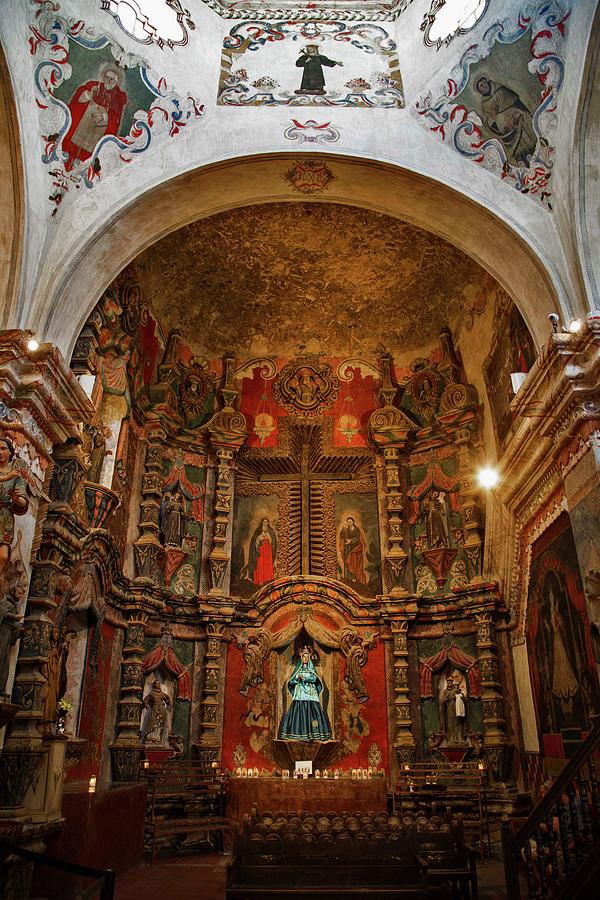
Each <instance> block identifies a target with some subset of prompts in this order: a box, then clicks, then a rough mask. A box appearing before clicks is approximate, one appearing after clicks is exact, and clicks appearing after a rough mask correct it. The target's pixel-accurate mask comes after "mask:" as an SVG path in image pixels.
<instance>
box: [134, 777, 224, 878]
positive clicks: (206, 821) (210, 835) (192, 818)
mask: <svg viewBox="0 0 600 900" xmlns="http://www.w3.org/2000/svg"><path fill="white" fill-rule="evenodd" d="M141 777H142V778H143V779H144V780H145V781H146V782H147V785H148V796H147V807H146V824H145V832H146V838H147V840H148V843H149V849H150V862H151V865H153V864H154V860H155V858H156V852H157V844H158V843H160V842H161V841H162V840H163V839H164V838H175V837H177V836H179V835H182V836H186V835H187V836H190V837H197V838H201V837H206V839H207V841H209V842H210V841H211V840H212V839H214V837H215V836H219V837H220V843H219V846H222V835H223V833H224V832H226V831H232V830H233V828H234V823H233V822H232V821H231V820H230V819H228V818H227V817H226V816H225V795H226V785H225V781H224V780H223V779H222V778H220V777H216V776H214V775H213V774H207V773H206V770H205V769H203V768H202V767H201V766H200V765H199V764H198V763H195V762H188V761H177V762H167V763H165V764H163V765H161V766H151V767H149V768H142V770H141Z"/></svg>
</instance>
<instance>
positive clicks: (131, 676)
mask: <svg viewBox="0 0 600 900" xmlns="http://www.w3.org/2000/svg"><path fill="white" fill-rule="evenodd" d="M129 599H130V603H129V605H128V606H126V608H125V609H124V613H125V616H126V622H127V628H126V630H125V641H124V644H123V652H122V658H121V688H120V694H119V703H118V719H117V736H116V739H115V742H114V744H112V745H111V748H110V751H111V757H112V763H113V767H112V775H113V781H137V778H138V772H139V764H140V761H141V758H142V755H143V747H142V744H141V742H140V721H141V716H142V693H143V687H144V671H143V667H142V660H143V659H144V653H145V651H144V638H145V636H146V626H147V624H148V619H149V617H150V615H151V614H152V613H154V614H156V613H157V612H159V611H160V610H161V608H162V603H161V600H160V599H158V598H157V597H156V596H155V588H154V585H153V584H152V581H151V580H150V579H142V578H139V579H138V580H137V581H136V582H135V583H134V584H133V585H132V586H131V589H130V597H129Z"/></svg>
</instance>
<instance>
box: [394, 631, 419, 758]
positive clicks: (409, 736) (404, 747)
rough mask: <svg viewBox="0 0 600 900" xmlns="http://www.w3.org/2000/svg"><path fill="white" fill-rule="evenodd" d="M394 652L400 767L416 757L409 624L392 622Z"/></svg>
mask: <svg viewBox="0 0 600 900" xmlns="http://www.w3.org/2000/svg"><path fill="white" fill-rule="evenodd" d="M391 628H392V635H393V640H394V644H393V652H394V707H395V712H396V728H395V735H394V751H395V753H396V759H397V761H398V765H400V766H401V765H402V764H403V763H406V762H412V761H413V760H414V757H415V750H416V747H415V739H414V736H413V733H412V722H411V716H410V698H409V689H408V642H407V633H408V622H392V623H391Z"/></svg>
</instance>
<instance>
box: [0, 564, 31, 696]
mask: <svg viewBox="0 0 600 900" xmlns="http://www.w3.org/2000/svg"><path fill="white" fill-rule="evenodd" d="M0 591H1V593H0V695H3V694H4V692H5V688H6V682H7V680H8V670H9V663H10V653H11V650H12V648H13V646H14V645H15V644H16V642H17V641H18V639H19V638H20V636H21V632H22V630H23V625H22V623H21V620H20V618H19V617H18V611H19V605H20V603H21V601H22V599H23V597H24V596H25V586H24V583H23V570H22V568H21V565H20V564H19V563H18V562H12V563H9V565H8V566H7V568H6V569H5V577H4V579H3V583H2V585H0Z"/></svg>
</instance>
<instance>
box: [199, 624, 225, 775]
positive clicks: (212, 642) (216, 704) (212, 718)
mask: <svg viewBox="0 0 600 900" xmlns="http://www.w3.org/2000/svg"><path fill="white" fill-rule="evenodd" d="M226 641H227V636H226V634H225V626H224V625H223V624H222V623H220V622H209V624H208V625H207V626H206V649H205V651H204V662H203V666H202V686H201V690H202V698H201V700H200V733H199V736H198V744H197V745H196V752H197V753H198V754H199V755H200V758H201V759H203V760H204V761H210V762H213V761H218V759H219V758H220V747H221V740H222V734H221V728H220V725H219V708H220V698H221V694H222V690H221V689H222V687H223V686H224V677H225V662H224V657H223V652H224V651H223V648H224V647H225V646H226ZM221 718H222V717H221Z"/></svg>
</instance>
